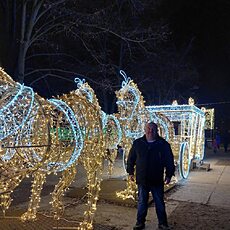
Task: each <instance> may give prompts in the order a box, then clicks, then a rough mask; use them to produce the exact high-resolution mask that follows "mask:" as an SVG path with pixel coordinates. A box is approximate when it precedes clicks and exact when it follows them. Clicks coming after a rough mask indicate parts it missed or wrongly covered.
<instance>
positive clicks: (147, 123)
mask: <svg viewBox="0 0 230 230" xmlns="http://www.w3.org/2000/svg"><path fill="white" fill-rule="evenodd" d="M147 125H151V126H155V128H156V130H157V131H158V125H157V124H156V123H155V122H153V121H148V122H146V123H145V128H146V126H147Z"/></svg>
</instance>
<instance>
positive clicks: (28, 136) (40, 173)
mask: <svg viewBox="0 0 230 230" xmlns="http://www.w3.org/2000/svg"><path fill="white" fill-rule="evenodd" d="M9 79H10V77H7V75H6V74H5V72H4V71H0V80H1V81H4V80H6V82H4V83H3V85H4V87H1V98H0V100H3V99H4V103H1V105H3V104H4V105H5V106H6V107H7V109H8V110H7V112H8V113H11V114H12V117H13V119H9V121H10V122H11V121H12V123H9V124H14V125H18V126H17V129H14V132H12V133H11V134H10V135H5V136H4V138H3V139H2V140H1V146H2V144H3V147H2V150H1V156H5V155H6V153H7V152H10V153H11V156H10V157H8V159H7V157H5V159H4V158H1V157H0V159H1V162H2V163H1V164H2V165H3V168H4V169H6V171H7V172H8V174H9V176H8V178H7V180H4V181H2V180H1V181H0V188H1V189H3V191H6V192H5V193H4V194H1V195H0V198H1V203H0V204H1V206H2V209H3V212H5V210H6V209H7V208H8V207H9V205H10V202H11V198H10V194H11V193H12V191H13V190H14V188H15V187H17V186H18V184H19V183H20V181H21V180H22V179H23V178H24V177H25V176H27V175H29V174H32V175H33V176H34V181H33V185H32V191H31V198H30V202H29V207H28V211H27V212H26V213H24V214H23V215H22V220H33V219H35V218H36V212H37V208H38V207H39V201H40V193H41V190H42V186H43V183H44V181H45V178H46V175H47V174H49V173H51V172H54V173H56V172H57V171H63V170H65V171H67V170H69V168H71V167H69V168H67V167H68V166H70V165H71V164H72V165H73V163H74V161H76V159H77V157H78V156H79V152H80V151H81V148H82V141H81V131H80V130H79V127H78V123H77V121H76V119H75V116H74V113H73V112H72V110H71V109H70V108H69V107H68V105H67V104H65V103H64V102H61V101H58V100H55V99H54V100H52V102H51V101H46V100H44V99H43V98H41V97H39V96H38V95H34V93H33V91H32V89H31V88H29V87H24V86H23V85H20V84H17V83H13V82H10V80H9ZM8 82H10V85H9V87H7V83H8ZM11 86H12V87H11ZM18 86H19V88H20V89H21V91H19V92H20V94H19V93H18V94H15V93H14V92H15V89H17V87H18ZM7 89H8V92H7V97H6V96H5V95H6V94H4V93H5V92H4V90H7ZM9 89H11V91H12V93H11V91H10V92H9ZM16 91H17V90H16ZM10 93H11V94H10ZM8 95H9V96H8ZM15 95H17V97H15ZM7 98H8V101H7V100H6V99H7ZM31 98H33V100H31ZM19 99H20V100H19ZM23 100H24V101H23ZM16 102H17V103H18V104H19V105H17V103H16ZM19 102H21V104H20V103H19ZM7 105H8V106H7ZM9 105H10V106H9ZM11 105H14V106H11ZM22 105H24V109H25V111H26V113H23V114H20V113H19V114H18V113H17V111H18V109H15V108H14V107H16V108H20V106H22ZM3 108H4V107H3ZM9 108H10V109H9ZM1 109H2V108H1ZM20 110H22V109H21V108H20ZM1 111H4V110H1ZM5 111H6V110H5ZM5 111H4V112H5ZM2 114H3V112H2ZM17 116H18V117H19V118H20V119H17ZM1 117H3V116H1ZM8 117H9V116H8ZM16 120H17V122H16ZM54 127H55V128H58V129H57V130H56V132H55V133H54V132H53V133H52V132H51V130H54V129H55V128H54ZM59 128H60V129H59ZM62 129H68V137H67V138H66V139H65V138H64V135H63V133H61V134H60V132H59V131H60V130H61V131H62ZM3 159H4V160H3ZM73 168H74V167H72V168H71V170H72V171H74V169H73ZM10 169H11V170H10ZM12 170H13V172H17V174H18V175H17V176H12V177H11V176H10V175H14V174H13V173H12ZM65 171H63V177H62V178H61V180H60V181H59V185H60V184H61V186H58V189H56V190H55V192H54V195H53V203H54V206H55V205H56V206H55V207H56V208H57V209H59V210H60V207H61V206H62V204H61V201H60V196H61V194H63V193H64V191H65V189H66V188H67V187H68V186H69V183H71V181H72V180H73V176H72V174H71V173H65ZM57 217H58V215H57Z"/></svg>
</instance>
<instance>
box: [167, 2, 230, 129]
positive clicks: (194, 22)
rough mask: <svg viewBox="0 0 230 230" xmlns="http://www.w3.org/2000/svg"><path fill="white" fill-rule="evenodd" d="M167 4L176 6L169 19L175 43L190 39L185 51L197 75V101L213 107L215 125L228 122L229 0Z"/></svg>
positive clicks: (229, 82) (179, 45) (229, 124)
mask: <svg viewBox="0 0 230 230" xmlns="http://www.w3.org/2000/svg"><path fill="white" fill-rule="evenodd" d="M171 4H173V5H172V7H175V9H176V11H175V12H176V13H174V14H173V15H171V23H172V30H173V37H174V40H175V42H176V44H177V46H178V47H183V46H185V45H186V43H187V44H188V43H189V41H190V40H191V39H193V44H192V49H191V50H190V52H189V54H188V55H190V56H191V57H192V60H193V63H194V65H195V66H196V68H197V69H198V72H199V75H200V79H199V83H200V84H199V89H198V92H197V93H198V95H199V102H198V103H199V104H202V103H204V104H210V105H209V106H207V107H214V108H215V109H216V118H217V120H216V126H220V125H221V126H224V125H227V126H230V122H229V117H230V1H227V0H226V1H224V0H188V1H172V3H171ZM219 102H225V103H219ZM214 103H215V104H214Z"/></svg>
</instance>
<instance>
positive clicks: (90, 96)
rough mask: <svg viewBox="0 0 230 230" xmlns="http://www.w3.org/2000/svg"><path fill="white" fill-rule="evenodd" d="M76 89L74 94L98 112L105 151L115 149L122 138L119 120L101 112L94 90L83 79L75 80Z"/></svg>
mask: <svg viewBox="0 0 230 230" xmlns="http://www.w3.org/2000/svg"><path fill="white" fill-rule="evenodd" d="M74 81H75V82H76V83H77V87H78V89H76V90H75V92H76V94H77V95H79V96H82V97H85V98H86V100H88V101H89V102H90V103H92V104H93V105H94V106H96V107H97V108H98V109H99V110H100V114H101V122H102V129H103V136H104V141H105V146H106V148H107V149H110V150H112V149H117V145H118V144H119V143H120V141H121V138H122V130H121V126H120V122H119V120H118V119H117V118H116V117H115V116H114V115H112V114H106V113H105V112H103V111H102V110H101V107H100V105H99V102H98V99H97V97H96V94H95V92H94V90H93V89H92V88H91V87H90V85H89V84H88V83H87V82H86V81H85V79H82V80H81V79H80V78H75V80H74Z"/></svg>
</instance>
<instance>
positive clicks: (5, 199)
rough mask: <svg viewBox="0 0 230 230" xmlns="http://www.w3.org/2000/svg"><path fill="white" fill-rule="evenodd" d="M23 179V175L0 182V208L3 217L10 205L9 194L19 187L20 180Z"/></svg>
mask: <svg viewBox="0 0 230 230" xmlns="http://www.w3.org/2000/svg"><path fill="white" fill-rule="evenodd" d="M24 177H25V175H24V174H19V175H15V176H13V177H12V178H8V177H6V178H5V180H4V181H1V186H0V187H1V188H2V192H1V194H0V206H1V209H2V212H3V216H4V217H5V214H6V210H7V209H8V208H9V207H10V204H11V201H12V199H11V196H10V195H11V193H12V192H13V190H14V189H15V188H16V187H17V186H18V185H19V183H20V182H21V181H22V179H23V178H24Z"/></svg>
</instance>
